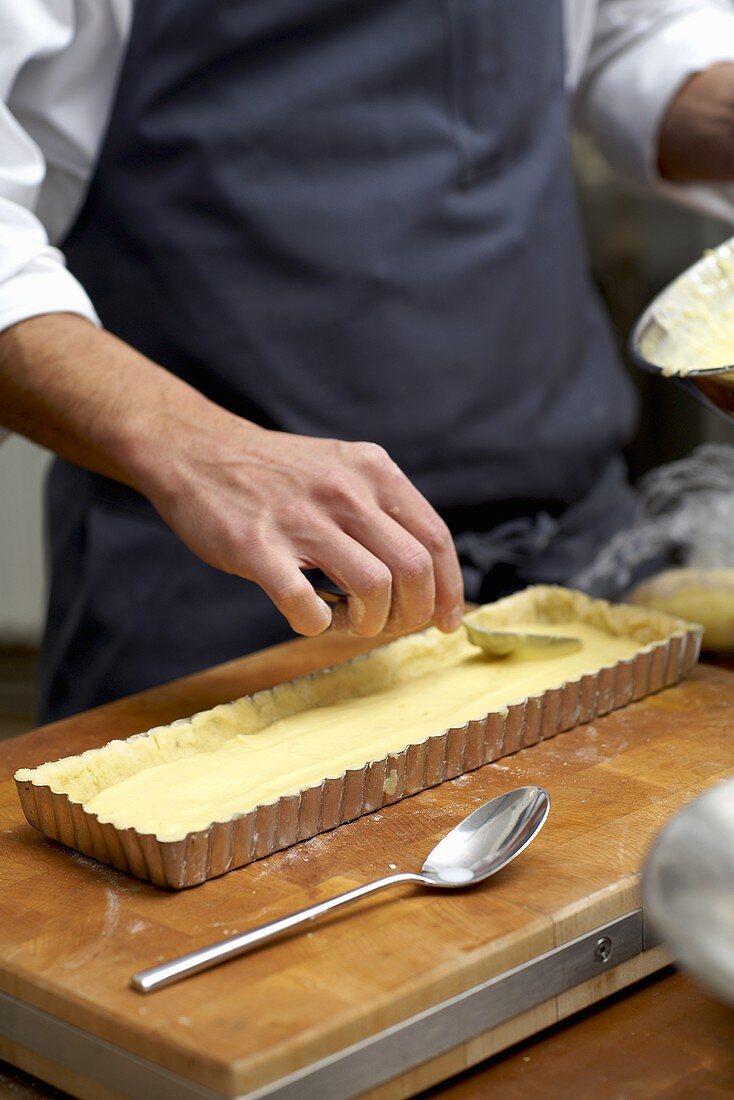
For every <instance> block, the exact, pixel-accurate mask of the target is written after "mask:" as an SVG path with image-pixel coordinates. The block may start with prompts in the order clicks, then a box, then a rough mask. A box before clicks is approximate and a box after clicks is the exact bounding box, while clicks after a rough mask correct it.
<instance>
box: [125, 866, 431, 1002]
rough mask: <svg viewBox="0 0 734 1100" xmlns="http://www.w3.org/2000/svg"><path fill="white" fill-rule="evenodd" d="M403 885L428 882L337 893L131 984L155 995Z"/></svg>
mask: <svg viewBox="0 0 734 1100" xmlns="http://www.w3.org/2000/svg"><path fill="white" fill-rule="evenodd" d="M401 882H417V883H420V884H421V885H426V880H425V879H424V878H423V877H422V876H421V875H414V874H411V873H410V872H405V873H398V874H396V875H388V876H387V877H386V878H380V879H376V880H375V882H368V883H366V885H364V886H358V887H357V888H356V889H354V890H347V892H346V893H345V894H338V895H337V896H336V897H334V898H328V899H327V900H326V901H320V902H317V904H316V905H309V906H308V908H307V909H299V911H298V912H297V913H291V915H290V916H288V917H281V918H280V920H274V921H270V922H269V923H268V924H261V925H259V927H257V928H252V929H250V931H249V932H238V933H237V935H235V936H229V937H228V938H227V939H225V940H219V941H218V942H217V943H212V944H209V946H208V947H200V948H198V949H197V950H196V951H190V952H189V953H188V954H187V955H180V956H179V958H177V959H171V961H170V962H166V963H160V964H159V965H158V966H151V967H150V969H148V970H140V971H138V973H137V974H133V976H132V978H131V980H130V984H131V985H132V987H133V989H137V991H138V992H139V993H152V992H153V990H154V989H162V988H163V986H166V985H172V984H173V983H174V982H178V981H180V980H181V979H182V978H186V977H188V976H189V975H191V974H198V973H199V971H201V970H209V969H210V968H211V967H212V966H217V965H218V964H219V963H222V962H226V960H227V959H234V958H236V957H237V956H238V955H244V954H245V952H247V951H251V950H252V948H253V947H259V945H260V944H262V943H266V942H267V941H268V940H273V939H275V938H276V937H277V936H282V935H283V934H284V933H285V932H289V931H290V930H291V928H295V927H296V926H297V925H299V924H304V923H306V922H307V921H312V920H315V919H316V917H321V916H323V915H324V913H330V912H331V910H332V909H338V908H339V907H340V906H342V905H349V904H351V902H353V901H359V899H360V898H364V897H367V895H368V894H374V892H375V891H376V890H383V889H385V887H386V886H397V885H398V884H399V883H401Z"/></svg>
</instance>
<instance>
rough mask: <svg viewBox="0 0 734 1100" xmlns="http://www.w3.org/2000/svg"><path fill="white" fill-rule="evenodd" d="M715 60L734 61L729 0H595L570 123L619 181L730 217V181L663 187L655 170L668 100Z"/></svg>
mask: <svg viewBox="0 0 734 1100" xmlns="http://www.w3.org/2000/svg"><path fill="white" fill-rule="evenodd" d="M720 61H734V3H732V0H599V5H598V11H597V19H596V25H595V28H594V34H593V39H592V43H591V48H590V51H589V55H588V58H587V60H586V65H585V68H584V70H583V72H582V74H581V79H580V82H579V86H578V89H577V92H576V101H575V105H574V106H575V121H576V123H577V124H578V125H579V126H580V127H581V128H582V129H584V130H586V131H588V132H589V133H591V135H592V136H593V137H594V139H595V142H596V144H597V145H598V146H599V148H600V150H601V152H602V153H603V154H604V156H605V157H606V159H607V160H608V161H609V163H610V164H611V165H612V167H613V168H615V169H616V170H617V171H619V172H620V173H622V174H623V175H625V176H627V178H629V179H631V180H633V181H635V182H637V183H640V184H647V185H649V186H653V187H655V188H656V189H657V190H659V191H661V192H663V193H666V194H669V195H670V196H671V197H673V198H675V199H677V200H679V201H681V202H684V203H686V204H687V205H691V206H695V207H697V208H698V209H701V210H704V211H705V212H706V213H710V214H714V215H716V216H718V217H722V218H724V219H726V220H728V221H732V222H734V186H730V185H724V186H709V185H701V184H690V185H688V184H683V185H680V184H670V183H667V182H666V181H664V180H662V179H661V178H660V177H659V175H658V172H657V168H656V161H657V145H658V135H659V130H660V124H661V122H662V118H663V115H664V113H665V109H666V107H667V105H668V104H669V102H670V100H671V98H672V97H673V96H674V95H675V93H676V92H677V91H678V89H679V88H680V87H681V85H682V84H683V83H684V82H685V80H686V79H687V78H688V77H689V76H691V75H693V73H696V72H700V71H702V70H703V69H706V68H708V67H709V66H711V65H714V64H716V63H717V62H720Z"/></svg>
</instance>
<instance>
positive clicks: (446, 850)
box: [131, 787, 550, 993]
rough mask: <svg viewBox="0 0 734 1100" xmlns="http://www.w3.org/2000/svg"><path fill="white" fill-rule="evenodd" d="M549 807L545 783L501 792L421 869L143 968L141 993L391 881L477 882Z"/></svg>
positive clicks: (535, 827)
mask: <svg viewBox="0 0 734 1100" xmlns="http://www.w3.org/2000/svg"><path fill="white" fill-rule="evenodd" d="M549 811H550V797H549V795H548V792H547V791H545V790H544V789H543V788H542V787H518V788H517V789H516V790H514V791H508V792H507V793H506V794H501V795H498V797H497V798H493V799H491V801H489V802H485V804H484V805H483V806H480V807H479V809H478V810H475V811H474V813H472V814H469V816H468V817H466V818H464V820H463V821H461V822H460V823H459V824H458V825H457V826H456V827H455V828H454V829H452V830H451V832H450V833H448V834H447V836H445V837H444V838H443V840H441V841H439V843H438V844H437V845H436V847H435V848H434V849H433V851H432V852H431V853H430V855H429V856H428V858H427V859H426V861H425V863H424V864H423V866H422V868H421V870H420V873H419V874H413V873H412V872H410V871H404V872H398V873H397V874H394V875H388V876H387V877H386V878H381V879H377V880H376V881H375V882H368V883H367V884H366V885H365V886H358V887H357V888H356V889H355V890H349V891H347V893H346V894H339V895H338V896H337V897H335V898H329V900H328V901H322V902H319V903H318V904H317V905H310V906H309V907H308V908H307V909H301V910H300V911H299V912H298V913H293V914H291V916H289V917H282V918H281V919H280V920H275V921H271V922H270V923H269V924H262V925H260V927H259V928H253V929H252V930H251V931H249V932H239V933H237V935H235V936H229V937H228V938H227V939H226V940H220V941H219V942H218V943H213V944H210V946H209V947H202V948H199V949H198V950H196V951H190V952H189V954H187V955H181V956H180V958H177V959H172V960H171V961H170V962H167V963H161V964H160V965H159V966H153V967H151V968H150V969H149V970H141V971H140V972H139V973H137V974H134V975H133V977H132V979H131V984H132V987H133V989H136V990H137V991H138V992H139V993H151V992H152V991H153V990H154V989H162V988H163V986H166V985H172V984H173V982H177V981H180V980H181V978H185V977H187V976H188V975H190V974H198V973H199V971H201V970H208V969H209V968H210V967H212V966H217V965H218V964H219V963H222V962H225V961H226V960H227V959H233V958H235V957H236V956H238V955H243V954H245V952H247V951H250V950H251V949H252V948H253V947H259V946H260V944H262V943H265V942H266V941H268V940H272V939H275V937H276V936H281V935H283V933H284V932H289V931H290V930H291V929H292V928H295V927H296V925H299V924H304V923H306V922H308V921H312V920H314V919H315V918H316V917H320V916H323V914H324V913H329V912H331V910H332V909H338V908H339V907H340V906H342V905H348V904H349V903H350V902H352V901H359V899H360V898H364V897H367V895H368V894H374V892H375V891H376V890H382V889H384V888H385V887H386V886H397V885H398V884H399V883H403V882H415V883H418V884H419V885H420V886H433V887H438V888H439V889H444V890H451V889H455V888H456V887H459V886H475V885H476V884H477V883H478V882H482V881H483V880H484V879H485V878H489V876H490V875H493V874H495V872H496V871H500V870H501V869H502V868H503V867H506V866H507V864H508V863H510V862H511V860H513V859H514V858H515V857H516V856H519V855H520V853H521V852H522V851H524V850H525V848H527V846H528V844H530V842H531V840H533V839H534V837H535V836H536V835H537V833H538V832H539V831H540V829H541V828H542V827H543V825H544V824H545V820H546V818H547V817H548V813H549Z"/></svg>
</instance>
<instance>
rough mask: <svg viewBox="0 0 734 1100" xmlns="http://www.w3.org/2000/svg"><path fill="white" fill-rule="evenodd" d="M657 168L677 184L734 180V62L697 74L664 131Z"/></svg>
mask: <svg viewBox="0 0 734 1100" xmlns="http://www.w3.org/2000/svg"><path fill="white" fill-rule="evenodd" d="M658 170H659V172H660V175H661V176H662V177H663V179H667V180H673V181H675V182H676V183H693V182H697V181H710V182H725V181H730V180H732V179H734V63H731V62H722V63H721V64H719V65H712V66H711V67H710V68H708V69H706V70H704V71H703V72H700V73H696V74H695V75H694V76H692V77H691V78H690V79H689V80H688V81H686V83H685V84H684V85H683V87H682V88H681V89H680V91H679V92H678V94H677V95H676V96H675V97H674V98H673V100H672V102H671V103H670V105H669V107H668V109H667V111H666V112H665V115H664V117H663V121H662V125H661V127H660V138H659V143H658Z"/></svg>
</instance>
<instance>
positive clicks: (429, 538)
mask: <svg viewBox="0 0 734 1100" xmlns="http://www.w3.org/2000/svg"><path fill="white" fill-rule="evenodd" d="M396 469H397V471H398V475H399V476H398V477H394V478H393V479H391V482H392V483H391V486H390V490H389V496H388V495H387V494H386V493H385V492H384V488H385V487H384V486H383V496H382V505H383V507H384V509H385V511H386V512H387V513H388V514H389V515H390V516H391V517H392V519H393V520H394V521H395V522H396V523H398V524H400V526H401V527H403V528H405V530H406V531H408V532H409V533H410V534H411V535H412V536H413V537H414V538H415V539H416V540H417V541H418V542H419V543H420V544H421V546H423V547H425V549H426V550H427V551H428V553H429V554H430V556H431V561H432V563H433V578H434V584H435V606H434V611H433V621H434V622H435V623H436V625H437V626H438V627H440V629H441V630H444V631H447V632H450V631H452V630H457V629H458V628H459V627H460V626H461V620H462V617H463V614H464V579H463V577H462V575H461V567H460V566H459V559H458V557H457V554H456V547H455V546H454V540H453V539H452V537H451V532H450V531H449V529H448V527H447V526H446V524H445V523H444V521H443V520H442V519H441V517H440V516H439V515H438V513H437V512H436V511H434V509H433V508H432V507H431V505H430V504H429V503H428V501H427V500H426V498H425V497H424V496H423V495H422V494H421V493H420V492H419V491H418V490H417V489H416V487H415V486H414V485H413V484H412V483H411V482H410V481H409V480H408V478H407V477H406V476H405V475H404V474H403V473H402V471H401V470H400V469H399V468H397V467H396Z"/></svg>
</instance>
